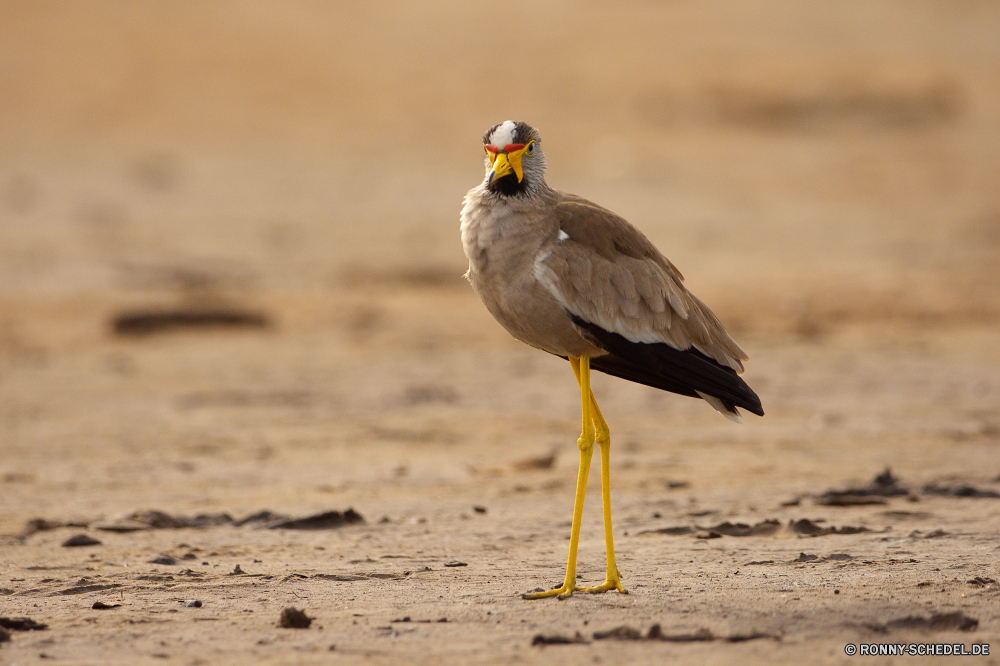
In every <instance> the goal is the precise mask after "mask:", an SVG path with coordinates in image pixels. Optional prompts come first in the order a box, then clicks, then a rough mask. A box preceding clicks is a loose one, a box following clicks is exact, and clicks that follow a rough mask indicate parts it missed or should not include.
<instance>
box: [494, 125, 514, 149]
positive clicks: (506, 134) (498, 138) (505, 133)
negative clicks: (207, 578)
mask: <svg viewBox="0 0 1000 666" xmlns="http://www.w3.org/2000/svg"><path fill="white" fill-rule="evenodd" d="M516 128H517V126H516V125H515V124H514V121H513V120H505V121H504V122H502V123H500V126H499V127H497V128H496V129H495V130H493V134H491V135H490V143H492V144H493V145H494V146H497V147H498V148H503V147H504V146H506V145H507V144H508V143H514V130H515V129H516Z"/></svg>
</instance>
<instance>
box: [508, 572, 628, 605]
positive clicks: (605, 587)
mask: <svg viewBox="0 0 1000 666" xmlns="http://www.w3.org/2000/svg"><path fill="white" fill-rule="evenodd" d="M611 590H618V591H619V592H621V593H622V594H628V590H626V589H625V587H624V586H623V585H622V580H621V578H619V577H618V575H617V574H616V575H614V576H608V578H607V580H605V581H604V582H603V583H601V584H600V585H595V586H593V587H576V586H575V585H574V586H572V587H571V586H569V585H567V584H566V583H563V584H562V585H560V586H559V587H557V588H555V589H552V590H545V591H544V592H530V593H528V594H522V595H521V598H522V599H528V600H532V599H548V598H549V597H559V598H560V599H568V598H569V597H571V596H573V593H574V592H586V593H588V594H601V593H603V592H609V591H611Z"/></svg>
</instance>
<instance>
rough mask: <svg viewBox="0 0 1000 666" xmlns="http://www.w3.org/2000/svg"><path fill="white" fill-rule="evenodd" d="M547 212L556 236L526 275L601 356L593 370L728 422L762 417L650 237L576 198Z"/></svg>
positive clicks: (710, 318) (721, 341) (725, 347)
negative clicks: (700, 403)
mask: <svg viewBox="0 0 1000 666" xmlns="http://www.w3.org/2000/svg"><path fill="white" fill-rule="evenodd" d="M555 210H556V218H557V220H558V222H559V228H560V234H559V237H558V240H557V242H556V243H555V244H554V245H553V246H551V247H547V248H546V249H545V250H543V252H542V253H541V254H540V255H539V257H538V259H537V261H536V264H535V276H536V277H537V278H538V279H539V281H540V282H542V283H543V284H544V285H545V286H546V287H547V288H548V289H549V291H550V292H551V293H552V294H553V295H554V296H555V297H556V298H557V299H558V300H559V302H560V303H561V304H562V305H563V307H564V308H565V309H566V312H567V314H568V315H569V317H570V319H571V320H572V321H573V323H574V325H575V326H576V327H577V329H578V330H579V331H580V333H581V335H584V336H585V337H586V338H587V339H589V340H590V341H591V342H593V343H594V344H596V345H597V346H599V347H600V348H601V349H603V350H604V351H605V352H607V354H606V355H603V356H597V357H594V358H592V359H591V361H590V363H591V367H592V368H593V369H595V370H599V371H601V372H605V373H607V374H610V375H614V376H616V377H622V378H624V379H627V380H629V381H634V382H638V383H640V384H646V385H647V386H653V387H655V388H659V389H662V390H665V391H670V392H673V393H679V394H681V395H688V396H692V397H697V398H703V399H705V400H706V401H707V402H708V403H709V404H711V405H712V407H714V408H715V409H717V410H718V411H720V412H722V413H723V414H724V415H725V416H726V417H727V418H730V419H732V420H734V421H739V420H740V418H739V412H738V411H737V410H736V408H737V407H743V408H744V409H747V410H749V411H750V412H753V413H754V414H759V415H763V414H764V410H763V407H762V406H761V402H760V398H758V397H757V394H756V393H754V392H753V390H752V389H751V388H750V387H749V386H748V385H747V383H746V382H744V381H743V380H742V379H741V378H740V377H739V376H738V373H739V372H741V371H742V370H743V364H742V363H741V361H743V360H746V358H747V355H746V354H745V353H744V352H743V350H742V349H740V347H739V345H737V344H736V342H734V341H733V339H732V338H731V337H729V334H728V333H726V331H725V329H724V328H723V327H722V324H721V323H720V322H719V320H718V318H717V317H716V316H715V315H714V314H713V313H712V311H711V310H709V309H708V306H706V305H705V304H704V303H702V302H701V301H700V300H699V299H698V298H697V297H695V295H694V294H692V293H691V292H689V291H688V290H687V289H686V288H685V287H684V285H683V284H682V280H683V277H682V276H681V273H680V271H678V270H677V268H676V267H674V265H673V264H671V263H670V262H669V261H668V260H667V258H666V257H664V256H663V255H662V254H661V253H660V252H659V250H657V249H656V247H655V246H654V245H653V244H652V243H651V242H650V241H649V239H647V238H646V237H645V236H644V235H643V234H642V233H641V232H639V230H637V229H636V228H635V227H633V226H632V225H630V224H629V223H628V222H626V221H625V220H624V219H623V218H621V217H619V216H617V215H615V214H614V213H612V212H610V211H608V210H605V209H604V208H601V207H600V206H597V205H595V204H592V203H590V202H588V201H586V200H584V199H580V198H578V197H569V196H567V197H565V198H564V200H562V201H560V202H559V203H558V204H557V205H556V209H555Z"/></svg>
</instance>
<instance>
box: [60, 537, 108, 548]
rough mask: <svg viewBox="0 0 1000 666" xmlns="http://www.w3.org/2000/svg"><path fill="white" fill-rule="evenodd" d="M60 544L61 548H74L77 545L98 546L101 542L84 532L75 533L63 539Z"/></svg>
mask: <svg viewBox="0 0 1000 666" xmlns="http://www.w3.org/2000/svg"><path fill="white" fill-rule="evenodd" d="M62 545H63V548H75V547H77V546H100V545H101V542H100V541H98V540H97V539H95V538H94V537H89V536H87V535H86V534H77V535H76V536H71V537H70V538H68V539H66V540H65V541H63V543H62Z"/></svg>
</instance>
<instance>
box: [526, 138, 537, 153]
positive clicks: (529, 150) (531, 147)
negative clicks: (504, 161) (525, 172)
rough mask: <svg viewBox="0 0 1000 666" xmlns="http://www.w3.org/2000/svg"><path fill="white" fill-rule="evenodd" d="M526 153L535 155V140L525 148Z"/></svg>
mask: <svg viewBox="0 0 1000 666" xmlns="http://www.w3.org/2000/svg"><path fill="white" fill-rule="evenodd" d="M524 153H525V155H534V154H535V142H534V141H532V142H531V143H529V144H528V147H527V148H525V149H524Z"/></svg>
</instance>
